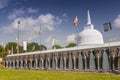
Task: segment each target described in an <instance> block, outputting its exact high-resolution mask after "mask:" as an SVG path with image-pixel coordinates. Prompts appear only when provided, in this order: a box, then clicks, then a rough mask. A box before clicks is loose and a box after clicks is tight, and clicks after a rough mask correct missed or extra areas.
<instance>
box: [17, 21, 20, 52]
mask: <svg viewBox="0 0 120 80" xmlns="http://www.w3.org/2000/svg"><path fill="white" fill-rule="evenodd" d="M19 25H20V21H18V41H17V53H19Z"/></svg>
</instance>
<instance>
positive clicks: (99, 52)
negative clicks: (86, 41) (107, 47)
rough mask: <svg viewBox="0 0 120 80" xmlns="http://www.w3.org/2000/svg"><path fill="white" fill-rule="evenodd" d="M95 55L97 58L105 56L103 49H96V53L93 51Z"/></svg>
mask: <svg viewBox="0 0 120 80" xmlns="http://www.w3.org/2000/svg"><path fill="white" fill-rule="evenodd" d="M93 54H94V55H95V57H98V56H99V57H102V55H103V50H102V49H95V50H94V51H93Z"/></svg>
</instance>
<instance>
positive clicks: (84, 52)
mask: <svg viewBox="0 0 120 80" xmlns="http://www.w3.org/2000/svg"><path fill="white" fill-rule="evenodd" d="M89 55H90V51H89V50H83V52H82V56H83V57H89Z"/></svg>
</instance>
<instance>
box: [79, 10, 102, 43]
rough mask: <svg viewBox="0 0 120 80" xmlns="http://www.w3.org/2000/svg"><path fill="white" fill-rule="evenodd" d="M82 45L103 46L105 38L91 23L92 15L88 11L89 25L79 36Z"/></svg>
mask: <svg viewBox="0 0 120 80" xmlns="http://www.w3.org/2000/svg"><path fill="white" fill-rule="evenodd" d="M79 38H80V43H79V44H80V45H89V44H103V43H104V41H103V36H102V34H101V32H99V31H98V30H96V29H94V25H93V24H92V23H91V19H90V14H89V10H88V19H87V24H86V26H85V27H84V30H83V31H81V32H80V34H79Z"/></svg>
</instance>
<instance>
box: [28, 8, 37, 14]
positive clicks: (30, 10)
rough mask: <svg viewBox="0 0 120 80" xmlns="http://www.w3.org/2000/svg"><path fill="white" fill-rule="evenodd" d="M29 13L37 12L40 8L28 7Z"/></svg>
mask: <svg viewBox="0 0 120 80" xmlns="http://www.w3.org/2000/svg"><path fill="white" fill-rule="evenodd" d="M27 11H28V13H37V12H38V10H37V9H33V8H27Z"/></svg>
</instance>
